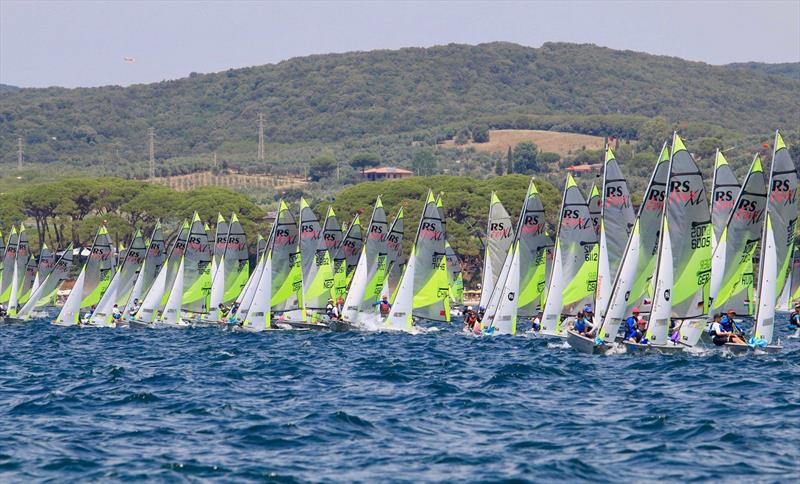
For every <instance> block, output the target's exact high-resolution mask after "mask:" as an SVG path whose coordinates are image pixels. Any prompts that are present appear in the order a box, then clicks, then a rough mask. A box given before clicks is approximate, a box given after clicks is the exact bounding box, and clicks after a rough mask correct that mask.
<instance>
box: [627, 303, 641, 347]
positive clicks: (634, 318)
mask: <svg viewBox="0 0 800 484" xmlns="http://www.w3.org/2000/svg"><path fill="white" fill-rule="evenodd" d="M631 313H632V315H631V316H628V319H626V320H625V334H624V335H623V336H622V339H624V340H625V341H635V342H637V343H638V342H639V340H640V339H641V333H639V321H640V319H639V308H636V307H635V308H633V310H632V311H631Z"/></svg>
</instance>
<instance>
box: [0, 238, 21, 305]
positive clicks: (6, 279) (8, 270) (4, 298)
mask: <svg viewBox="0 0 800 484" xmlns="http://www.w3.org/2000/svg"><path fill="white" fill-rule="evenodd" d="M18 242H19V234H18V233H17V227H15V226H12V227H11V233H10V234H9V236H8V244H6V246H5V252H4V253H3V274H2V277H0V303H2V304H5V305H6V306H8V300H9V298H10V296H11V283H12V281H13V280H14V278H15V276H14V268H15V267H16V260H17V244H18Z"/></svg>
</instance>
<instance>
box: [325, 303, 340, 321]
mask: <svg viewBox="0 0 800 484" xmlns="http://www.w3.org/2000/svg"><path fill="white" fill-rule="evenodd" d="M325 314H326V315H327V316H328V317H329V318H330V319H338V318H337V314H336V306H334V305H333V298H328V304H327V305H326V306H325Z"/></svg>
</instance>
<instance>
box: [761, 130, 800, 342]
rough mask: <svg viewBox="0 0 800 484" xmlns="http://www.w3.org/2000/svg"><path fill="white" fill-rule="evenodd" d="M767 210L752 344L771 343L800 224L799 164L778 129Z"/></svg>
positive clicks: (768, 189) (773, 153)
mask: <svg viewBox="0 0 800 484" xmlns="http://www.w3.org/2000/svg"><path fill="white" fill-rule="evenodd" d="M767 196H768V198H767V211H766V217H767V219H766V222H765V226H764V232H763V236H762V248H761V257H760V260H761V267H760V272H759V284H758V295H759V297H758V308H757V310H756V317H755V320H756V324H755V334H754V336H753V341H751V343H752V344H769V343H771V342H772V337H773V333H774V329H775V305H776V303H777V298H778V297H779V296H780V294H781V292H783V287H784V285H785V284H786V281H787V279H788V276H789V271H790V270H791V259H792V253H793V249H794V242H795V229H796V224H797V206H798V201H797V166H795V164H794V163H793V162H792V159H791V157H790V156H789V150H788V149H787V148H786V144H785V143H784V142H783V138H782V137H781V135H780V133H779V132H777V131H776V132H775V142H774V145H773V152H772V166H771V168H770V176H769V183H768V185H767Z"/></svg>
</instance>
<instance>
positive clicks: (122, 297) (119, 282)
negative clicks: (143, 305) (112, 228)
mask: <svg viewBox="0 0 800 484" xmlns="http://www.w3.org/2000/svg"><path fill="white" fill-rule="evenodd" d="M146 250H147V248H146V247H145V244H144V238H143V237H142V233H141V232H140V231H138V230H137V231H136V234H135V235H134V237H133V241H132V242H131V246H130V248H128V249H126V250H125V252H124V254H125V258H124V260H123V261H122V264H121V265H120V266H119V267H118V269H117V271H116V273H115V274H114V277H113V278H112V279H111V283H110V284H109V285H108V288H107V289H106V291H105V293H103V296H102V297H101V298H100V301H99V302H98V303H97V307H96V308H95V310H94V312H93V313H92V317H91V318H90V320H89V321H87V322H86V324H88V325H91V326H99V327H115V326H121V325H124V324H126V321H124V320H123V318H122V315H123V308H124V305H125V303H126V302H127V301H128V297H129V296H130V294H131V291H132V290H133V286H134V284H135V283H136V276H137V274H138V273H139V271H140V270H141V268H142V263H143V262H144V258H145V252H146ZM115 306H116V307H117V311H118V312H119V320H117V321H114V307H115Z"/></svg>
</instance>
